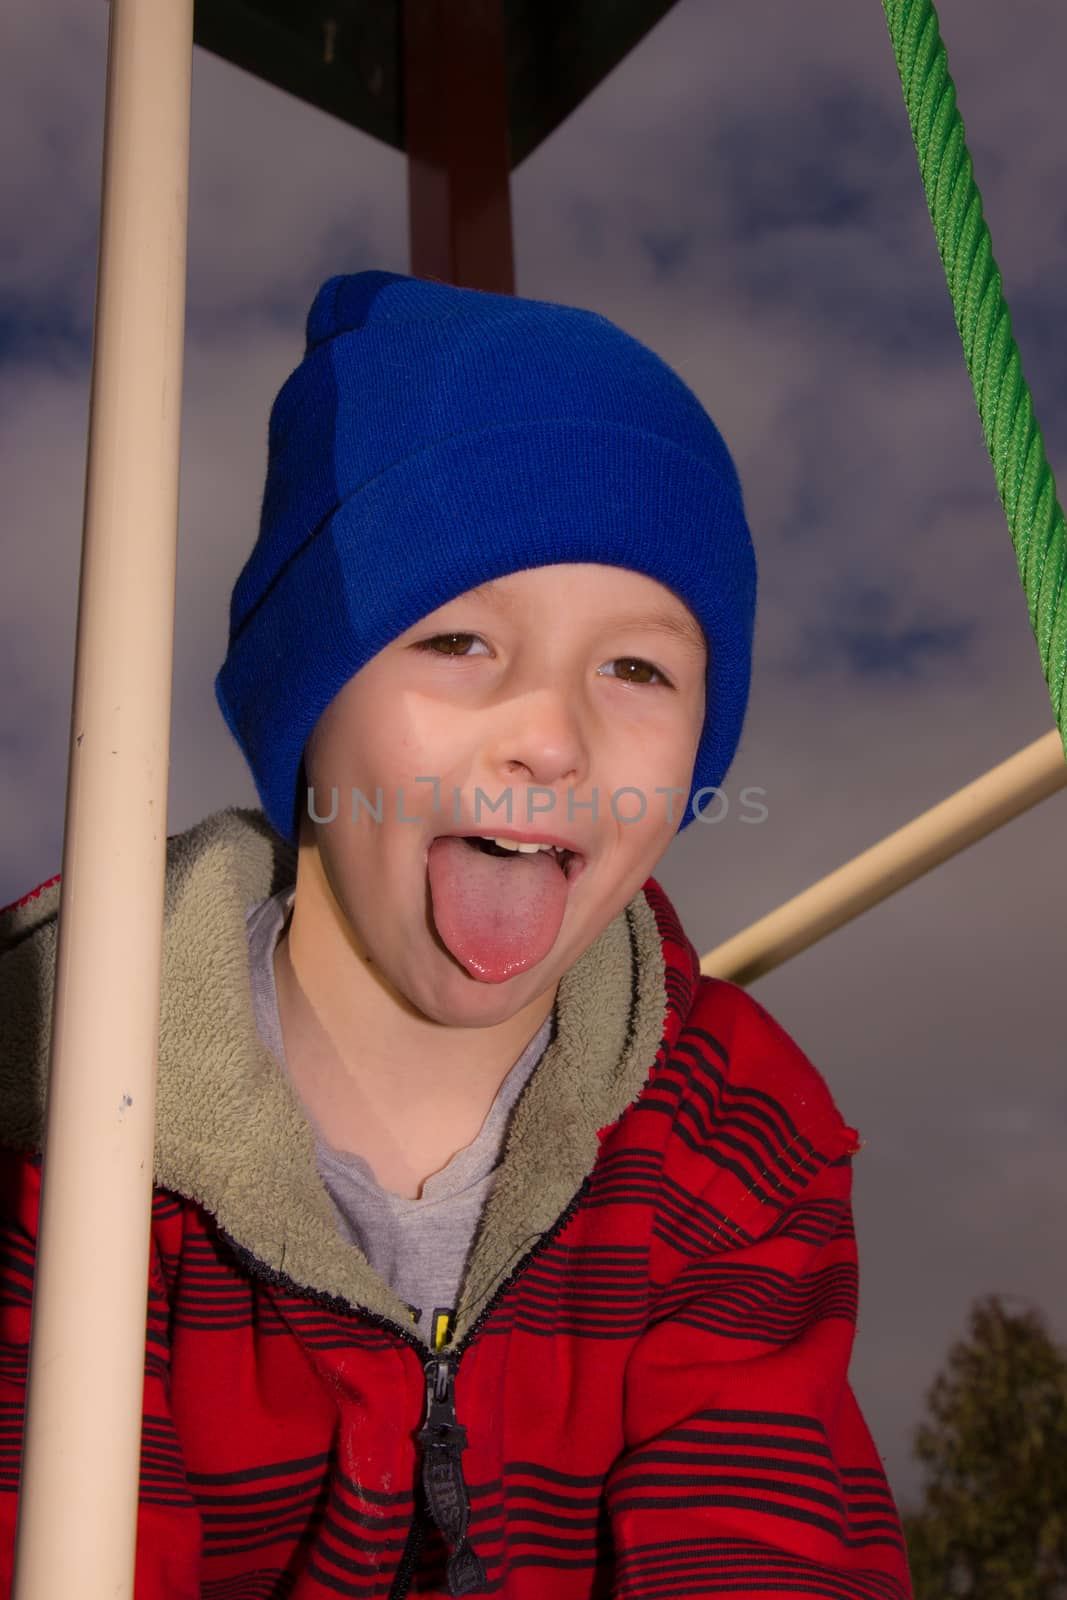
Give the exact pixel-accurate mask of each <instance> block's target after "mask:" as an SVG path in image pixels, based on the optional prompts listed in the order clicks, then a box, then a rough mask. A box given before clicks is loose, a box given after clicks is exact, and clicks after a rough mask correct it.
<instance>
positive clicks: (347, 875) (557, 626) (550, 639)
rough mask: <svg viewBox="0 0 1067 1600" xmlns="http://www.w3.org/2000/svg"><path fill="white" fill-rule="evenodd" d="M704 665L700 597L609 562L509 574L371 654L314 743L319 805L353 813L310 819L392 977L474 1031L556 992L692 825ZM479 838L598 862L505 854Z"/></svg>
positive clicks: (311, 764)
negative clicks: (548, 846) (681, 827)
mask: <svg viewBox="0 0 1067 1600" xmlns="http://www.w3.org/2000/svg"><path fill="white" fill-rule="evenodd" d="M657 621H658V623H659V626H657ZM664 622H666V624H668V625H669V624H671V623H673V624H674V625H676V626H677V627H680V629H681V630H683V631H682V632H681V633H675V632H671V631H668V628H666V627H664V626H663V624H664ZM685 630H688V633H689V636H688V637H687V636H686V633H685ZM706 671H707V651H706V645H705V643H704V638H703V634H702V633H701V630H700V627H699V625H698V624H697V622H696V620H695V618H694V617H693V615H692V613H691V612H690V611H689V609H688V607H687V606H686V605H685V604H684V602H683V601H681V600H680V599H678V597H677V596H676V595H674V594H673V593H672V592H671V591H670V590H669V589H667V588H666V587H664V585H662V584H660V583H657V582H656V581H655V580H654V579H651V578H647V577H645V576H644V575H643V574H641V573H636V572H631V571H628V570H625V569H623V568H619V567H611V566H604V565H600V564H581V565H576V564H568V565H555V566H547V567H537V568H532V569H528V570H526V571H523V572H516V573H511V574H509V575H508V576H507V577H504V578H500V579H497V580H495V581H494V582H492V583H488V584H485V585H483V586H482V587H481V588H479V589H477V590H471V591H470V592H468V593H467V594H465V595H462V596H460V597H459V598H458V599H455V600H451V601H449V602H448V604H447V605H444V606H441V607H440V608H439V609H438V610H437V611H434V612H432V613H430V615H429V616H426V617H424V618H423V619H422V620H421V621H420V622H419V623H417V624H416V625H415V626H414V627H412V628H409V629H408V630H407V632H406V633H403V634H401V635H400V636H399V637H398V638H397V639H395V640H394V641H393V642H392V643H391V644H389V645H387V646H386V648H385V649H384V650H382V651H380V652H379V654H378V655H377V656H375V657H374V658H373V659H372V660H371V661H369V662H368V663H367V664H366V665H365V666H364V667H363V668H362V670H361V671H360V672H358V673H357V674H356V676H355V677H354V678H352V679H351V680H350V681H349V682H348V683H347V684H346V685H345V687H344V688H343V689H342V690H341V692H340V693H339V694H338V695H337V696H336V698H335V699H334V700H333V702H332V703H331V704H330V705H329V706H328V707H327V709H326V710H325V712H324V713H323V714H322V716H321V717H320V719H319V721H318V724H317V725H316V727H315V730H314V732H313V734H312V736H311V738H310V740H309V741H308V744H307V748H306V751H305V771H306V775H307V782H308V784H309V786H310V787H311V788H312V790H313V791H314V798H313V802H312V807H313V810H314V812H315V814H316V815H317V816H320V817H330V816H331V815H332V813H333V812H334V808H335V807H334V797H333V795H332V793H331V791H332V790H333V789H336V790H337V797H336V816H335V817H334V818H333V820H332V821H329V822H325V821H324V822H314V821H312V820H311V819H310V818H309V816H308V815H307V814H304V815H303V817H302V824H301V844H302V846H307V845H310V846H311V847H312V848H314V849H316V850H317V851H318V854H319V858H320V861H321V864H322V867H323V869H324V874H325V878H326V882H327V883H328V885H329V888H330V889H331V890H332V893H333V895H334V897H335V899H336V900H337V902H338V905H339V908H340V910H341V911H342V912H343V914H344V916H345V918H346V921H347V923H348V926H349V928H350V930H351V932H352V934H353V935H354V937H355V939H356V941H358V944H359V945H360V946H362V949H363V951H364V953H365V956H366V958H367V959H368V960H369V961H370V962H372V963H373V965H374V966H375V967H376V968H377V969H378V972H379V977H382V978H385V979H387V980H388V982H389V983H390V984H391V985H392V986H393V988H394V989H395V990H396V991H397V992H398V994H399V996H402V997H404V998H405V999H406V1000H407V1001H408V1002H409V1003H410V1004H412V1005H414V1006H415V1007H416V1008H417V1010H418V1011H420V1012H421V1013H422V1014H423V1015H425V1016H427V1017H430V1018H431V1019H433V1020H435V1021H439V1022H443V1023H446V1024H449V1025H452V1026H459V1027H463V1026H466V1027H478V1026H490V1025H492V1024H493V1023H497V1022H501V1021H503V1020H505V1019H506V1018H509V1017H511V1016H513V1015H514V1014H515V1013H516V1012H518V1011H519V1010H521V1009H522V1008H523V1007H524V1006H527V1005H529V1004H531V1002H533V1001H534V1000H536V999H537V997H538V996H541V995H543V994H545V993H546V992H547V991H548V990H549V989H551V990H553V992H554V990H555V987H556V985H557V984H558V982H559V979H560V978H561V976H562V975H563V974H564V973H565V972H566V971H567V970H568V968H570V967H571V966H573V965H574V963H575V961H577V960H578V958H579V957H580V956H581V955H582V953H583V952H584V951H585V950H586V949H587V948H588V947H589V945H590V944H591V943H592V942H593V940H594V939H596V938H597V936H598V935H599V934H600V933H601V932H602V931H603V929H604V928H605V927H606V926H607V925H608V923H609V922H610V921H611V920H612V919H613V918H614V917H615V916H616V915H617V914H618V913H619V911H620V910H621V909H622V908H623V907H624V906H625V905H626V904H627V903H628V901H629V900H630V899H631V898H632V897H633V895H634V894H635V893H636V892H637V891H638V889H639V888H640V887H641V885H642V884H643V883H644V881H645V879H646V878H647V877H648V876H649V875H650V874H651V872H652V871H653V869H654V867H655V865H656V863H657V862H658V861H659V859H660V857H661V856H662V855H663V852H664V851H665V850H666V848H667V846H668V844H669V843H670V841H671V839H672V838H673V836H674V834H675V833H676V831H677V828H678V824H679V822H680V820H681V818H682V814H683V807H684V805H685V802H686V798H687V796H688V792H689V785H690V783H691V780H692V774H693V766H694V762H695V759H696V751H697V745H698V742H699V738H700V732H701V727H702V724H703V719H704V683H705V675H706ZM418 779H422V780H423V781H421V782H419V781H416V780H418ZM379 789H380V790H381V799H382V807H381V821H380V822H379V821H378V820H377V819H376V817H375V815H374V814H373V811H376V810H377V809H378V790H379ZM479 790H480V791H481V798H480V799H479V796H478V791H479ZM669 790H674V791H675V792H674V793H669V792H666V791H669ZM619 791H626V792H624V793H619ZM633 791H636V793H635V792H633ZM354 792H355V805H353V793H354ZM594 796H595V797H596V810H595V812H594V810H593V807H592V805H591V804H590V802H592V801H593V799H594ZM361 797H365V798H361ZM509 797H510V806H511V812H510V818H509V816H508V810H507V804H508V799H509ZM613 797H614V799H613ZM302 798H303V797H302ZM491 807H495V809H491ZM372 808H373V811H372ZM353 812H355V820H353ZM475 835H480V836H483V837H485V838H489V839H492V838H495V837H501V836H508V835H510V836H511V837H512V838H515V837H516V836H517V837H519V838H521V839H523V840H524V841H525V842H529V841H531V840H544V839H548V840H550V841H557V842H562V843H566V844H569V845H570V846H572V847H573V848H574V849H576V850H577V851H578V852H580V859H578V858H576V859H573V860H571V861H570V862H564V864H563V865H562V866H561V865H560V864H559V861H558V860H557V858H555V857H553V856H552V855H543V854H538V855H533V854H531V853H522V854H519V855H515V854H507V855H500V856H497V855H496V853H495V852H485V851H483V849H482V848H481V847H475V846H473V845H470V844H467V843H466V842H465V839H466V837H468V836H475ZM439 841H441V842H439Z"/></svg>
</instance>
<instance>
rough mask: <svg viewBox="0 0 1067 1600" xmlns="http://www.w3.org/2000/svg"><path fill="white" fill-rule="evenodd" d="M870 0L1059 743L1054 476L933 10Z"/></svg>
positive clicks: (1062, 704)
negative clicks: (895, 81)
mask: <svg viewBox="0 0 1067 1600" xmlns="http://www.w3.org/2000/svg"><path fill="white" fill-rule="evenodd" d="M882 7H883V10H884V11H885V15H886V21H887V22H888V24H889V34H890V38H891V39H892V41H893V50H894V52H895V54H896V58H897V70H898V72H899V73H900V81H901V85H902V87H903V89H904V100H905V102H906V104H907V108H908V117H909V119H910V121H911V132H912V138H913V139H914V140H915V148H916V150H917V152H918V156H919V169H920V171H921V173H922V180H923V187H924V188H925V190H926V200H927V204H928V205H929V208H930V218H931V220H932V222H933V225H934V233H935V235H936V238H937V248H938V251H939V252H940V255H941V261H942V264H943V265H944V268H945V275H946V277H947V278H948V286H949V293H950V294H951V296H952V306H953V310H954V311H955V313H956V327H957V328H958V330H959V334H960V338H961V339H962V341H963V354H964V357H965V359H966V362H967V370H968V372H969V373H970V375H971V383H972V384H973V385H974V393H975V399H976V400H977V402H978V415H979V417H980V418H981V421H982V430H983V432H984V434H985V442H986V447H987V449H988V451H989V454H990V457H991V459H992V462H993V472H994V474H995V476H996V480H997V490H998V492H999V494H1000V498H1001V501H1002V503H1003V506H1004V510H1005V512H1006V514H1007V518H1008V527H1009V529H1010V530H1011V538H1012V543H1013V544H1014V546H1015V557H1016V561H1017V562H1018V567H1019V578H1020V580H1021V582H1022V585H1023V588H1024V590H1025V591H1026V600H1027V604H1028V606H1029V610H1030V625H1031V627H1032V628H1033V630H1034V634H1035V636H1036V638H1037V647H1038V650H1039V652H1040V655H1041V669H1042V671H1043V672H1044V674H1045V681H1046V682H1047V684H1048V686H1049V692H1050V693H1051V695H1052V709H1053V712H1054V713H1055V717H1056V723H1057V726H1058V727H1059V730H1060V735H1061V737H1062V739H1063V745H1064V753H1065V754H1067V695H1065V693H1064V679H1065V677H1067V588H1065V586H1064V573H1065V568H1067V552H1065V548H1064V519H1063V512H1062V510H1061V509H1060V503H1059V501H1058V500H1057V498H1056V480H1055V478H1054V477H1053V475H1052V469H1051V467H1050V466H1049V464H1048V460H1047V458H1046V456H1045V442H1044V439H1043V438H1042V437H1041V429H1040V428H1039V427H1038V425H1037V422H1036V420H1035V418H1034V408H1033V402H1032V400H1031V398H1030V390H1029V388H1028V386H1027V383H1026V379H1025V378H1024V377H1023V374H1022V362H1021V361H1020V359H1019V350H1018V346H1017V345H1016V343H1015V337H1014V335H1013V333H1012V329H1011V315H1010V313H1009V311H1008V307H1007V305H1006V303H1005V300H1004V296H1003V294H1002V293H1001V277H1000V272H999V270H998V268H997V264H996V261H995V260H994V258H993V246H992V241H991V240H990V237H989V229H988V227H987V226H986V222H985V217H984V216H983V214H982V196H981V195H980V193H979V192H978V185H977V184H976V183H975V181H974V169H973V166H972V164H971V156H970V152H969V151H968V149H967V143H966V138H965V135H964V129H963V119H962V118H961V117H960V114H959V112H958V111H957V109H956V89H955V86H954V84H953V82H952V79H951V78H950V77H949V72H948V57H947V54H946V51H945V46H944V44H943V42H942V39H941V30H940V26H939V24H938V19H937V12H936V10H935V9H934V6H933V3H932V0H882Z"/></svg>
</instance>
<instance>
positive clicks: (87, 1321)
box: [12, 0, 193, 1600]
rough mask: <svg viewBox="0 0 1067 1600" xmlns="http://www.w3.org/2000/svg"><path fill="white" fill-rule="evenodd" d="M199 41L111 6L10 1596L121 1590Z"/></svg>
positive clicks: (127, 1551)
mask: <svg viewBox="0 0 1067 1600" xmlns="http://www.w3.org/2000/svg"><path fill="white" fill-rule="evenodd" d="M192 47H193V0H112V4H111V17H110V33H109V42H108V64H107V98H106V114H105V116H106V120H105V132H104V160H103V183H102V191H101V220H100V248H99V256H98V261H97V287H96V320H95V325H94V343H93V365H92V386H91V393H90V413H89V440H88V460H87V470H86V488H85V520H84V532H83V541H82V567H81V586H80V593H79V602H78V635H77V655H76V664H75V671H74V698H73V713H72V719H71V742H70V764H69V769H68V780H67V809H66V822H65V832H64V839H63V877H62V892H61V900H60V921H59V942H58V952H57V968H56V988H55V1006H54V1013H53V1029H52V1058H51V1069H50V1081H49V1094H48V1115H47V1129H46V1138H45V1158H44V1191H43V1197H42V1209H41V1220H40V1237H39V1246H38V1260H37V1269H36V1280H35V1288H34V1299H33V1323H32V1332H31V1342H30V1366H29V1400H28V1411H27V1422H26V1429H25V1435H24V1445H23V1461H22V1476H21V1483H20V1498H19V1520H18V1532H17V1538H16V1555H15V1580H14V1586H13V1590H12V1593H13V1595H14V1596H15V1600H72V1597H73V1596H75V1595H76V1596H77V1597H78V1600H104V1597H105V1596H106V1597H107V1600H126V1597H128V1596H130V1595H131V1594H132V1592H133V1563H134V1546H135V1536H136V1517H137V1489H138V1470H139V1455H140V1437H141V1406H142V1384H143V1372H144V1343H145V1318H146V1299H147V1263H148V1243H149V1225H150V1206H151V1184H152V1157H153V1126H154V1109H155V1076H156V1051H157V1045H158V1035H159V975H160V959H161V943H162V940H161V929H162V920H163V872H164V863H165V851H166V807H167V768H168V750H169V743H170V694H171V674H172V641H173V631H174V567H175V545H176V535H177V515H178V458H179V438H180V423H181V395H182V354H183V349H182V347H183V340H184V327H185V258H186V220H187V209H188V207H187V198H188V175H189V117H190V87H191V77H192Z"/></svg>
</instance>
